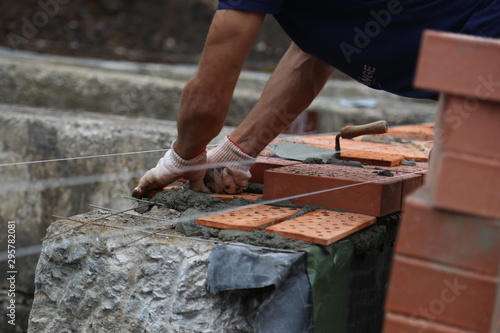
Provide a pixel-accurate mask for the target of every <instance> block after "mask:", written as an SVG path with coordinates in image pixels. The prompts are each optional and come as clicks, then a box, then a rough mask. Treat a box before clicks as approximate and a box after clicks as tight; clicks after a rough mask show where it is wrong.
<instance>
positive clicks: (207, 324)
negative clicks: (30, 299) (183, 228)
mask: <svg viewBox="0 0 500 333" xmlns="http://www.w3.org/2000/svg"><path fill="white" fill-rule="evenodd" d="M106 214H107V212H103V211H93V212H90V213H88V214H82V215H79V216H75V217H74V218H73V219H75V220H80V221H87V220H95V219H96V218H99V217H102V216H104V215H106ZM99 223H104V224H108V225H110V226H118V227H132V226H133V227H136V228H138V227H142V228H144V227H147V225H148V224H151V223H152V224H155V223H154V221H152V220H147V219H144V218H142V217H134V216H130V217H123V216H120V217H119V218H117V217H112V218H108V219H101V220H99ZM162 224H163V226H164V229H163V230H162V228H158V227H156V228H152V229H154V231H155V232H159V233H167V234H172V235H173V236H172V237H168V236H165V235H163V234H162V236H153V237H150V238H144V234H141V233H134V232H121V231H120V230H116V229H112V228H105V227H104V228H103V227H93V226H89V227H87V226H86V227H83V228H80V229H77V230H74V231H72V232H67V233H64V231H65V230H68V229H71V228H74V227H75V226H78V225H79V224H78V223H76V222H72V221H60V222H56V223H53V224H52V226H51V227H50V229H49V235H56V234H60V233H64V234H62V235H61V236H58V237H54V238H51V239H48V240H46V241H45V242H44V247H43V251H42V254H41V256H40V261H39V263H38V267H37V274H36V286H37V292H36V295H35V302H34V306H33V309H32V312H31V315H30V326H29V330H28V332H32V333H35V332H86V333H91V332H95V333H105V332H151V333H153V332H154V333H156V332H170V333H181V332H186V333H187V332H200V333H205V332H211V333H228V332H233V333H237V332H238V333H247V332H248V333H251V332H254V330H253V320H254V317H255V315H256V311H257V309H258V307H259V306H260V305H261V303H262V301H263V300H264V299H265V297H266V296H267V295H269V292H270V289H265V288H263V289H261V290H256V289H253V290H243V291H230V292H221V293H217V294H209V293H208V292H207V291H206V290H205V281H206V274H207V267H208V262H209V257H210V252H211V249H212V248H213V247H214V246H215V243H213V242H210V241H204V240H200V239H185V238H176V236H175V235H176V233H175V232H173V231H168V230H166V229H167V228H166V226H167V225H168V224H166V223H162Z"/></svg>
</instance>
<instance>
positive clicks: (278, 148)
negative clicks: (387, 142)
mask: <svg viewBox="0 0 500 333" xmlns="http://www.w3.org/2000/svg"><path fill="white" fill-rule="evenodd" d="M388 128H389V126H388V124H387V121H385V120H380V121H376V122H373V123H369V124H365V125H348V126H345V127H343V128H342V129H341V130H340V132H339V133H338V134H337V136H336V137H335V150H333V149H328V148H322V147H315V146H311V145H307V144H304V143H299V142H278V143H273V144H271V145H270V146H269V150H270V151H271V152H272V153H273V154H274V155H276V156H278V157H281V158H285V159H288V160H295V161H301V162H304V161H306V160H308V159H311V158H314V159H322V160H323V162H326V161H327V160H330V159H332V158H336V159H340V154H341V152H340V139H341V138H343V139H352V138H355V137H357V136H360V135H368V134H384V133H387V130H388Z"/></svg>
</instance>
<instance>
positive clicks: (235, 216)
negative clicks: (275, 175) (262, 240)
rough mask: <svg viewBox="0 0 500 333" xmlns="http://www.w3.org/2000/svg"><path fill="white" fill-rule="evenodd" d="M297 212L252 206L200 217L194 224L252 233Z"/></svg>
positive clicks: (272, 207) (295, 210)
mask: <svg viewBox="0 0 500 333" xmlns="http://www.w3.org/2000/svg"><path fill="white" fill-rule="evenodd" d="M297 211H298V209H296V208H281V207H275V206H269V205H256V206H254V205H252V206H251V207H247V208H239V209H237V210H232V211H228V212H224V213H219V214H214V215H209V216H205V217H201V218H198V219H197V220H196V223H198V224H200V225H203V226H205V227H211V228H218V229H232V230H243V231H252V230H254V229H264V228H265V227H268V226H270V225H272V224H274V223H278V222H281V221H283V220H285V219H287V218H289V217H290V216H292V215H293V214H295V213H296V212H297Z"/></svg>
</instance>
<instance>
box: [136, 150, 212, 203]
mask: <svg viewBox="0 0 500 333" xmlns="http://www.w3.org/2000/svg"><path fill="white" fill-rule="evenodd" d="M206 160H207V152H206V151H203V152H202V153H200V154H199V155H197V156H195V157H193V158H191V159H189V160H185V159H183V158H182V157H180V156H179V155H177V153H176V152H175V151H174V149H173V148H171V149H169V150H168V151H167V152H166V153H165V156H163V157H162V158H161V159H160V160H159V161H158V164H156V167H154V168H152V169H151V170H149V171H148V172H146V174H145V175H144V176H143V177H142V178H141V180H139V185H137V187H136V188H135V189H134V192H133V194H132V195H133V196H134V197H136V198H141V197H145V196H147V195H148V193H149V192H150V191H153V190H161V189H163V188H164V187H165V186H167V185H168V184H170V183H172V182H174V181H176V180H177V179H179V178H185V179H187V180H189V187H190V188H191V189H192V190H193V191H197V192H208V189H207V188H206V187H205V185H204V183H203V177H204V176H205V171H206V169H204V168H203V167H202V165H203V164H205V163H206Z"/></svg>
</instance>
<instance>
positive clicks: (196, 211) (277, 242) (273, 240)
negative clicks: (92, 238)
mask: <svg viewBox="0 0 500 333" xmlns="http://www.w3.org/2000/svg"><path fill="white" fill-rule="evenodd" d="M261 201H262V199H259V200H257V201H248V200H245V199H242V198H235V199H232V200H230V201H227V202H224V201H223V200H221V199H218V198H214V197H212V196H210V195H208V194H205V193H199V192H193V191H191V190H189V189H186V188H176V189H171V190H168V191H163V192H160V193H158V194H156V195H155V196H154V197H153V198H151V202H155V203H156V207H158V209H159V211H158V212H157V213H156V216H160V215H161V211H163V210H165V212H166V213H167V212H168V211H169V210H172V209H173V210H176V211H179V212H181V215H180V218H179V220H178V221H177V222H176V223H175V225H174V229H175V231H177V232H179V233H181V234H183V235H185V236H187V237H199V238H202V239H211V240H214V241H223V242H240V243H246V244H251V245H256V246H264V247H269V248H275V249H289V250H300V249H305V248H307V247H310V246H316V245H315V244H312V243H308V242H303V241H297V240H293V239H288V238H285V237H282V236H279V235H277V234H274V233H269V232H266V231H261V230H254V231H252V232H248V231H238V230H220V229H215V228H209V227H204V226H201V225H199V224H197V223H196V222H195V221H196V219H197V218H198V217H201V216H205V215H207V214H206V213H214V212H220V211H223V210H229V209H234V208H237V207H241V206H244V205H249V204H255V203H258V202H261ZM273 205H276V206H285V207H294V208H299V209H300V210H299V211H298V212H297V213H296V214H294V215H293V216H292V218H296V217H298V216H300V215H303V214H307V213H309V212H311V211H313V210H316V209H325V208H324V207H322V206H315V205H310V206H303V205H295V204H292V203H290V202H289V201H283V202H280V203H274V204H273ZM152 207H153V205H150V206H149V207H142V208H141V209H138V210H137V211H138V212H139V213H141V214H144V215H148V214H149V213H148V212H147V211H148V210H149V209H151V208H152ZM398 220H399V214H393V215H390V216H388V217H385V218H380V219H379V223H377V224H375V225H373V226H371V227H368V228H366V229H364V230H361V231H359V232H356V233H354V234H353V235H351V236H349V237H348V238H347V239H350V240H351V241H352V242H353V244H354V246H355V247H356V251H357V252H358V253H366V252H368V251H370V250H375V251H378V249H379V247H380V244H381V242H383V240H384V239H386V237H385V236H389V237H393V236H394V235H386V233H387V231H388V230H387V228H386V225H387V224H391V225H396V224H397V221H398ZM392 229H394V228H392ZM392 229H391V230H392Z"/></svg>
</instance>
